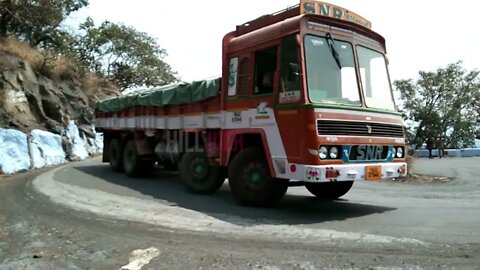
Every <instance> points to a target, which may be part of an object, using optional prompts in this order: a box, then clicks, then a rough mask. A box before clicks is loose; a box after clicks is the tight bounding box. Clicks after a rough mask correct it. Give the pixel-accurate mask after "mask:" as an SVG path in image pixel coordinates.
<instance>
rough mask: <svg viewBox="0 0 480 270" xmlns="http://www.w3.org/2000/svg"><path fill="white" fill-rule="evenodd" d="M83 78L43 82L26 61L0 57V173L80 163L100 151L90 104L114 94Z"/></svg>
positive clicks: (113, 90)
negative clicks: (74, 162)
mask: <svg viewBox="0 0 480 270" xmlns="http://www.w3.org/2000/svg"><path fill="white" fill-rule="evenodd" d="M85 78H87V77H84V78H80V77H79V78H78V79H68V80H60V79H51V78H47V77H45V76H43V75H41V74H38V73H35V72H34V71H33V69H32V67H31V66H30V64H29V63H28V62H25V61H23V60H22V59H19V58H17V57H14V56H11V55H7V54H4V53H0V173H3V174H13V173H16V172H21V171H25V170H28V169H33V168H42V167H45V166H51V165H58V164H62V163H64V162H67V161H69V160H82V159H85V158H86V157H88V156H90V155H93V154H96V153H98V152H101V151H102V150H103V145H102V142H99V141H98V138H99V137H100V138H101V134H97V133H96V132H95V129H94V126H93V123H94V121H93V117H94V105H95V102H96V101H97V100H98V99H103V98H105V97H107V96H112V95H118V91H117V90H116V89H113V88H112V87H111V86H108V85H107V84H101V83H96V81H95V80H90V81H84V80H85ZM90 78H92V77H90ZM96 80H98V78H96ZM85 85H88V86H90V88H89V91H87V90H86V88H88V87H86V86H85ZM92 85H93V86H92ZM97 86H98V89H97ZM87 93H90V94H87Z"/></svg>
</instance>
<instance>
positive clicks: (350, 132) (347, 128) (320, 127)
mask: <svg viewBox="0 0 480 270" xmlns="http://www.w3.org/2000/svg"><path fill="white" fill-rule="evenodd" d="M317 134H318V135H338V136H342V135H343V136H368V137H394V138H403V126H401V125H393V124H384V123H372V122H353V121H336V120H317Z"/></svg>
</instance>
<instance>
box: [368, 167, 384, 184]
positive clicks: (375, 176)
mask: <svg viewBox="0 0 480 270" xmlns="http://www.w3.org/2000/svg"><path fill="white" fill-rule="evenodd" d="M381 179H382V166H367V167H366V168H365V180H367V181H378V180H381Z"/></svg>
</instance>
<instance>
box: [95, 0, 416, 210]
mask: <svg viewBox="0 0 480 270" xmlns="http://www.w3.org/2000/svg"><path fill="white" fill-rule="evenodd" d="M385 54H386V48H385V40H384V38H383V37H382V36H380V35H379V34H377V33H375V32H374V31H372V30H371V22H370V21H368V20H366V19H365V18H363V17H361V16H359V15H358V14H355V13H353V12H351V11H348V10H346V9H344V8H342V7H339V6H335V5H332V4H328V3H325V2H318V1H307V0H301V1H300V4H299V5H297V6H295V7H292V8H289V9H286V10H283V11H280V12H277V13H274V14H269V15H265V16H262V17H260V18H258V19H255V20H253V21H250V22H247V23H245V24H242V25H239V26H237V28H236V30H235V31H232V32H230V33H228V34H227V35H225V37H224V39H223V52H222V59H223V64H222V77H221V78H218V79H214V80H205V81H197V82H192V83H179V84H175V85H169V86H163V87H159V88H154V89H148V90H145V91H139V92H136V93H133V94H129V95H126V96H122V97H115V98H111V99H108V100H104V101H101V102H99V103H98V104H97V109H96V126H97V129H98V130H100V131H102V132H103V133H104V156H103V161H105V162H109V163H110V166H111V167H112V169H114V170H116V171H124V172H125V173H127V175H131V176H138V175H142V174H145V173H146V172H148V171H149V170H150V169H151V168H152V167H153V165H154V164H156V163H158V164H159V165H161V166H164V167H165V168H167V169H168V168H174V169H178V171H179V177H180V179H181V180H182V181H183V183H185V185H186V186H187V187H188V188H189V189H190V190H191V191H194V192H199V193H213V192H215V191H216V190H218V188H220V186H221V185H222V184H223V183H224V181H225V179H226V178H228V182H229V185H230V189H231V190H232V193H233V195H234V196H235V198H236V199H238V201H239V202H241V203H242V204H246V205H269V204H273V203H275V202H277V201H278V200H279V199H281V198H282V196H283V195H284V194H285V192H286V191H287V188H288V187H289V186H298V185H304V186H306V188H307V189H308V190H309V191H310V192H311V193H312V194H314V195H315V196H317V197H320V198H326V199H336V198H338V197H341V196H343V195H344V194H346V193H347V192H348V191H349V190H350V188H351V187H352V185H353V183H354V182H355V181H378V180H383V179H388V178H396V177H401V176H405V175H406V173H407V165H406V157H405V155H406V151H405V138H404V129H403V124H402V118H401V114H400V113H399V112H398V111H397V109H396V105H395V103H394V98H393V94H392V89H391V83H390V79H389V73H388V65H387V60H386V56H385Z"/></svg>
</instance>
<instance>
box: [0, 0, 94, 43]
mask: <svg viewBox="0 0 480 270" xmlns="http://www.w3.org/2000/svg"><path fill="white" fill-rule="evenodd" d="M87 5H88V0H1V2H0V35H2V36H16V37H17V38H19V39H20V40H22V41H26V42H28V43H30V44H31V45H32V46H34V47H42V48H52V47H56V46H59V45H60V44H63V42H62V41H63V39H65V38H66V36H67V35H68V34H67V33H66V32H64V31H62V30H61V23H62V22H63V21H64V20H65V19H66V18H67V17H68V16H69V15H70V14H71V13H72V12H75V11H77V10H79V9H80V8H82V7H85V6H87Z"/></svg>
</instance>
